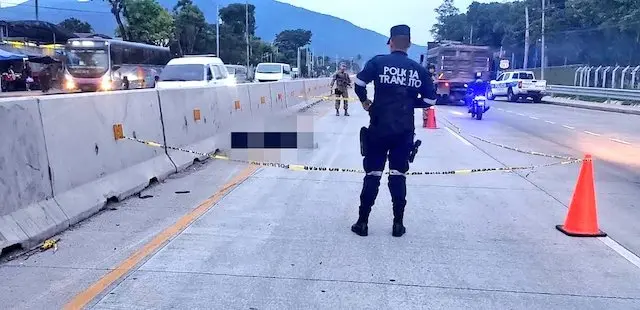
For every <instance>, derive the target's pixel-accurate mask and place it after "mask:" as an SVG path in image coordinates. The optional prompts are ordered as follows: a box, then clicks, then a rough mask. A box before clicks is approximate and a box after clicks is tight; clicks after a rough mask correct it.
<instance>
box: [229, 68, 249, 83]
mask: <svg viewBox="0 0 640 310" xmlns="http://www.w3.org/2000/svg"><path fill="white" fill-rule="evenodd" d="M225 66H226V67H227V71H228V72H229V76H231V77H233V78H235V79H236V83H238V84H242V83H247V82H249V75H248V73H247V72H248V71H247V68H246V67H244V66H240V65H225Z"/></svg>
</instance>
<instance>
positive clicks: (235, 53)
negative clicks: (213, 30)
mask: <svg viewBox="0 0 640 310" xmlns="http://www.w3.org/2000/svg"><path fill="white" fill-rule="evenodd" d="M246 9H247V7H246V6H245V4H242V3H234V4H230V5H228V6H226V7H224V8H222V9H220V19H221V20H222V23H221V24H220V58H222V59H223V60H224V62H225V63H230V64H241V65H244V64H246V59H247V39H246V28H247V27H246V14H247V10H246ZM248 13H249V27H248V28H249V29H248V30H249V39H250V43H249V47H250V51H251V49H253V48H254V43H253V41H255V40H256V38H255V37H254V35H255V28H256V27H255V23H256V19H255V6H253V5H251V4H250V5H248ZM251 58H252V59H255V57H254V56H252V57H251ZM250 62H251V60H250Z"/></svg>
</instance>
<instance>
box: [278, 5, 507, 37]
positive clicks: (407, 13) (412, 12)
mask: <svg viewBox="0 0 640 310" xmlns="http://www.w3.org/2000/svg"><path fill="white" fill-rule="evenodd" d="M276 1H280V2H285V3H289V4H292V5H295V6H298V7H303V8H305V9H308V10H312V11H316V12H320V13H324V14H328V15H333V16H336V17H339V18H342V19H345V20H348V21H350V22H352V23H353V24H355V25H357V26H360V27H362V28H367V29H371V30H373V31H376V32H378V33H381V34H383V35H386V36H388V35H389V28H391V26H393V25H397V24H407V25H409V26H410V27H411V37H412V40H413V41H414V42H415V43H417V44H421V45H426V44H427V42H428V41H429V40H430V39H431V32H430V30H431V26H432V25H433V24H434V23H435V21H436V14H435V12H434V11H433V10H434V9H435V8H436V7H438V6H439V5H440V4H441V3H442V1H441V0H276ZM476 1H478V2H504V1H506V0H476ZM471 2H473V0H455V1H454V3H455V4H456V6H457V7H458V8H459V9H460V10H461V11H463V12H464V11H466V8H467V7H468V6H469V4H471ZM373 3H375V4H373Z"/></svg>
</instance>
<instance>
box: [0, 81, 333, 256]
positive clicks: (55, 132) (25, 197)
mask: <svg viewBox="0 0 640 310" xmlns="http://www.w3.org/2000/svg"><path fill="white" fill-rule="evenodd" d="M329 81H330V80H329V79H319V80H294V81H286V82H276V83H255V84H244V85H237V86H217V87H212V88H182V89H173V90H171V89H170V90H155V89H148V90H133V91H115V92H109V93H90V94H69V95H51V96H40V97H32V98H7V99H0V130H1V132H2V135H0V143H1V145H2V146H3V147H2V148H0V195H1V197H2V199H3V204H1V205H0V249H4V248H7V247H10V246H12V245H15V244H19V245H21V246H23V247H25V246H31V245H34V244H36V243H38V242H41V241H43V240H44V239H46V238H48V237H51V236H53V235H54V234H56V233H58V232H60V231H63V230H65V229H66V228H68V227H69V226H70V225H73V224H75V223H77V222H79V221H81V220H84V219H86V218H88V217H89V216H91V215H92V214H94V213H97V212H98V211H100V210H101V209H102V208H104V207H105V206H106V204H107V203H108V201H109V200H113V199H115V200H121V199H123V198H126V197H128V196H131V195H133V194H135V193H138V192H140V191H142V190H143V189H144V188H146V187H147V186H148V185H149V183H150V182H151V181H152V180H154V179H157V180H158V181H161V180H163V179H165V178H166V177H168V176H169V175H170V174H172V173H175V172H177V171H180V170H182V169H184V168H186V167H187V166H189V165H190V164H191V163H193V161H194V160H195V159H196V158H197V157H198V156H200V155H195V154H189V153H185V152H180V151H173V150H167V149H165V148H162V147H150V146H149V145H145V144H142V143H135V142H132V141H130V140H129V139H121V137H120V136H119V135H120V133H119V130H117V128H114V125H116V124H121V126H122V127H121V128H122V135H124V136H125V137H129V138H138V139H142V140H145V141H152V142H157V143H161V144H164V145H169V146H173V147H181V148H185V149H192V150H194V151H198V152H203V153H207V152H213V151H215V150H216V149H223V150H225V149H229V148H230V146H231V145H230V142H231V139H230V133H231V132H232V131H235V132H256V131H257V132H264V131H273V130H276V131H277V130H280V131H282V130H284V129H287V128H296V126H294V125H291V126H288V127H287V126H284V124H282V123H281V121H280V120H279V117H280V116H281V115H284V114H291V113H295V112H297V111H298V110H300V109H301V108H303V107H304V106H307V105H311V104H313V103H315V102H318V101H319V99H318V98H317V95H319V94H321V93H323V92H327V91H328V89H329V88H328V87H326V86H327V85H328V84H329ZM283 128H284V129H283ZM287 130H289V129H287ZM116 137H119V138H116ZM202 157H204V156H202ZM201 159H202V158H201Z"/></svg>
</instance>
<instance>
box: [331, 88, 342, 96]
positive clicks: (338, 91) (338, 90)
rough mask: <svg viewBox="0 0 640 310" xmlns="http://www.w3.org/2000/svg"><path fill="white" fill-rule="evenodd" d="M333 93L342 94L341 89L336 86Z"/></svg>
mask: <svg viewBox="0 0 640 310" xmlns="http://www.w3.org/2000/svg"><path fill="white" fill-rule="evenodd" d="M333 93H334V94H335V95H336V96H341V95H342V91H341V90H340V89H338V88H336V89H335V90H334V91H333Z"/></svg>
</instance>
